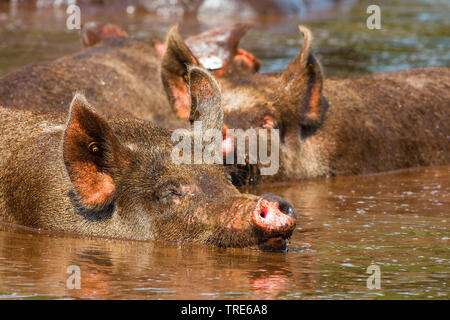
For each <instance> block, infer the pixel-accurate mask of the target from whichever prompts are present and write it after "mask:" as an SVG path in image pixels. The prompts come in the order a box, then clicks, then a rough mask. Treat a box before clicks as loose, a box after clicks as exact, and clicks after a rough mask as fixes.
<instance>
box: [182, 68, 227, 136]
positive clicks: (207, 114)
mask: <svg viewBox="0 0 450 320" xmlns="http://www.w3.org/2000/svg"><path fill="white" fill-rule="evenodd" d="M189 88H190V95H191V103H192V108H191V113H190V116H189V120H190V121H191V123H192V122H194V121H202V130H204V131H206V130H208V129H216V130H222V124H223V110H222V95H221V92H220V88H219V85H218V84H217V81H216V80H215V79H214V78H213V76H212V75H211V74H210V73H209V72H208V71H206V70H205V69H203V68H201V67H196V66H191V67H189Z"/></svg>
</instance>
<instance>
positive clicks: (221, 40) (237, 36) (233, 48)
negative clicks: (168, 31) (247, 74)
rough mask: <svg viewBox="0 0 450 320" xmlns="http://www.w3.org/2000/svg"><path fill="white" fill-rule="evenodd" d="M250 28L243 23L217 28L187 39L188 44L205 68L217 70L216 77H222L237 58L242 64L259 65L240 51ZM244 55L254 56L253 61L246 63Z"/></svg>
mask: <svg viewBox="0 0 450 320" xmlns="http://www.w3.org/2000/svg"><path fill="white" fill-rule="evenodd" d="M249 28H250V26H249V25H247V24H242V23H238V24H233V25H229V26H225V27H220V28H215V29H212V30H208V31H206V32H203V33H201V34H199V35H197V36H194V37H190V38H188V39H186V44H187V45H188V46H189V48H190V49H191V50H192V52H193V53H194V55H195V56H196V57H197V59H198V61H199V62H200V64H201V65H202V66H203V67H204V68H206V69H209V70H215V74H216V76H217V75H221V74H222V73H223V72H224V71H226V69H227V68H228V67H229V66H230V64H231V63H232V62H233V60H234V59H235V58H237V57H239V58H240V60H239V62H240V63H242V62H251V63H252V65H253V64H255V63H256V62H257V63H259V62H258V61H257V60H256V59H255V58H254V57H253V56H252V55H250V54H249V53H248V52H245V51H243V50H239V49H238V45H239V41H240V40H241V38H242V37H243V36H244V35H245V34H246V33H247V30H248V29H249ZM243 53H245V54H246V55H245V56H246V57H247V56H252V57H253V60H252V61H250V60H245V61H244V59H243V57H244V55H243ZM258 67H259V65H258V66H257V67H256V68H258Z"/></svg>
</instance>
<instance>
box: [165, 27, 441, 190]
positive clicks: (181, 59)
mask: <svg viewBox="0 0 450 320" xmlns="http://www.w3.org/2000/svg"><path fill="white" fill-rule="evenodd" d="M299 31H300V32H301V33H302V34H303V35H304V41H303V46H302V49H301V51H300V52H299V54H298V55H297V56H296V57H294V58H293V60H292V61H291V62H290V64H289V65H288V66H287V68H286V69H285V70H284V71H283V72H282V73H281V74H258V73H237V74H236V73H228V74H225V75H224V76H222V77H220V78H218V79H217V80H218V82H219V84H220V86H221V88H222V92H223V109H224V110H223V112H224V132H226V131H227V128H240V129H243V130H247V129H251V128H264V129H267V130H268V131H271V130H273V129H276V130H278V133H279V145H278V150H279V163H278V164H277V166H278V168H279V169H278V171H277V172H276V173H275V174H272V175H261V174H260V171H261V168H262V167H263V165H261V164H260V163H258V162H256V163H254V164H251V163H250V164H247V163H246V162H244V163H242V165H238V166H235V169H237V170H235V171H234V175H233V177H234V180H235V181H234V183H235V184H237V185H242V184H249V183H250V184H251V183H257V182H277V181H288V180H303V179H314V178H319V177H330V176H333V175H355V174H370V173H376V172H383V171H389V170H396V169H402V168H409V167H417V166H430V165H448V164H449V163H450V161H449V160H450V154H449V151H450V143H449V137H450V136H449V132H450V127H449V125H450V108H449V102H450V90H449V86H450V85H449V84H450V69H449V68H446V67H430V68H420V69H412V70H404V71H396V72H386V73H377V74H373V75H369V76H364V77H360V78H330V79H327V78H325V76H324V71H323V68H322V66H321V63H320V61H319V60H318V59H317V57H316V55H315V54H314V53H313V50H312V40H313V36H312V32H311V31H310V30H309V29H308V28H307V27H305V26H302V25H300V26H299ZM167 47H168V49H167V51H166V54H165V55H164V57H163V62H162V65H163V68H162V78H163V82H164V85H165V89H166V92H167V93H168V97H169V100H170V101H171V105H172V107H173V108H174V112H175V113H176V114H177V115H178V116H179V117H186V115H187V114H189V113H188V110H189V109H191V107H190V105H189V103H190V102H189V100H188V99H187V98H186V97H187V90H186V86H185V84H184V83H183V81H182V76H183V74H184V73H185V72H186V71H185V70H186V67H185V63H186V62H189V63H194V64H195V63H196V61H195V55H193V54H192V52H190V51H189V48H188V46H187V45H185V43H184V41H183V40H182V38H181V37H180V36H179V35H178V34H177V32H176V30H172V32H170V33H169V36H168V40H167ZM194 120H195V119H194ZM225 134H226V133H225ZM234 144H235V143H234ZM232 145H233V143H232ZM231 149H233V148H231Z"/></svg>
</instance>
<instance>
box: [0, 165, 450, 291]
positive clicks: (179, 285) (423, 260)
mask: <svg viewBox="0 0 450 320" xmlns="http://www.w3.org/2000/svg"><path fill="white" fill-rule="evenodd" d="M253 191H254V192H258V193H262V192H276V193H278V194H280V195H281V196H283V197H285V198H286V199H287V200H289V201H290V202H291V203H292V204H293V205H294V207H295V210H296V212H297V216H298V224H297V229H296V230H295V232H294V234H293V237H292V238H291V241H290V243H289V246H288V251H287V252H285V253H273V252H262V251H257V250H253V249H223V248H215V247H207V246H202V245H195V244H182V243H168V242H145V241H144V242H143V241H125V240H114V239H102V238H89V237H80V236H71V235H61V234H49V233H44V232H41V233H38V232H35V231H29V230H23V229H20V228H16V227H11V226H6V225H0V298H25V299H33V298H39V299H42V298H49V299H51V298H86V299H111V298H114V299H141V298H148V299H324V298H327V299H361V298H364V299H392V298H395V299H411V298H413V299H419V298H420V299H448V294H449V288H450V284H449V281H450V276H449V272H450V250H449V239H450V232H449V226H450V214H449V213H450V167H432V168H422V169H410V170H404V171H399V172H394V173H386V174H379V175H370V176H358V177H335V178H331V179H319V180H315V181H309V182H302V183H290V184H281V185H279V184H276V185H267V186H261V187H258V189H257V190H253ZM372 264H374V265H377V266H379V267H380V270H381V289H380V290H376V289H373V290H369V289H368V288H367V284H366V282H367V278H368V277H369V274H367V273H366V270H367V267H368V266H369V265H372ZM71 265H76V266H79V267H80V270H81V289H79V290H77V289H68V288H67V285H66V282H67V279H68V277H69V276H70V274H67V273H66V272H67V268H68V267H69V266H71Z"/></svg>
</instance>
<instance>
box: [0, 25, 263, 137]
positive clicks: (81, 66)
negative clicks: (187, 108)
mask: <svg viewBox="0 0 450 320" xmlns="http://www.w3.org/2000/svg"><path fill="white" fill-rule="evenodd" d="M175 29H176V28H175ZM247 29H248V26H246V25H243V24H237V25H232V26H227V27H223V28H219V29H214V30H210V31H208V32H206V33H204V34H201V35H199V36H197V37H194V38H193V39H190V40H189V39H188V42H189V44H190V45H191V46H192V47H193V48H194V50H196V51H197V52H201V50H203V51H205V55H206V56H205V57H210V56H214V57H216V58H217V59H218V60H219V61H220V62H221V68H219V69H218V70H216V71H215V72H222V73H225V70H226V69H227V68H229V67H230V68H231V66H233V65H234V63H233V61H234V60H236V61H237V64H238V65H239V66H240V67H242V66H243V65H246V66H247V69H246V70H245V72H250V69H252V68H253V69H252V70H253V71H256V70H257V67H258V62H257V61H256V60H255V61H253V60H251V56H250V55H249V54H244V53H242V52H243V51H242V50H241V51H239V50H238V48H237V45H238V42H239V39H240V38H241V37H242V36H243V35H244V34H245V32H246V31H247ZM82 39H83V40H82V41H83V43H84V44H85V45H87V46H91V47H88V48H86V49H85V50H83V51H82V52H80V53H76V54H73V55H70V56H66V57H62V58H60V59H58V60H56V61H50V62H44V63H36V64H31V65H26V66H24V67H22V68H19V69H17V70H15V71H13V72H10V73H8V74H6V75H4V76H2V77H1V78H0V104H1V105H3V106H4V107H6V108H9V107H12V108H18V109H21V110H33V111H37V112H49V111H54V110H65V111H67V108H68V106H69V105H70V101H71V99H72V96H73V93H74V91H75V90H78V91H80V92H83V93H84V95H85V96H86V98H87V99H88V101H90V103H92V104H93V105H95V106H96V108H97V110H98V111H99V112H101V113H102V114H103V115H105V116H106V117H108V116H120V117H127V118H130V117H132V118H139V119H144V120H148V121H151V122H154V123H156V124H159V125H161V126H164V127H165V128H168V129H176V128H181V127H185V128H187V127H189V123H188V122H187V119H186V117H185V116H183V117H178V116H177V115H176V114H175V113H174V112H173V111H172V110H174V109H172V108H171V106H170V104H169V101H168V99H167V95H166V92H165V89H164V86H163V82H164V81H163V80H161V77H160V73H161V64H162V60H163V57H162V56H161V55H166V53H164V52H165V51H166V49H165V45H164V44H163V43H160V42H158V41H157V40H153V39H150V40H148V41H144V40H137V39H132V38H129V37H127V34H126V32H124V31H123V30H121V29H119V28H118V27H116V26H114V25H106V26H99V25H97V24H95V23H90V24H87V25H86V26H85V27H84V29H83V32H82ZM183 43H184V40H183ZM94 44H97V45H94ZM202 48H204V49H202ZM205 48H206V49H205ZM211 48H212V50H213V51H214V50H216V51H217V54H214V52H212V51H211ZM168 50H169V51H170V52H171V53H172V51H173V49H172V48H169V49H168ZM241 53H242V54H241ZM198 59H200V60H201V59H202V57H198ZM198 59H197V57H196V58H195V60H193V62H195V64H197V65H200V64H198V63H197V61H198ZM248 64H251V65H252V66H253V67H249V66H248ZM186 68H187V66H186ZM234 69H236V66H234ZM185 70H187V69H185ZM184 76H186V71H185V72H184ZM182 79H183V85H185V84H186V80H185V78H182ZM186 88H187V87H186ZM183 98H184V99H187V100H189V97H188V96H186V97H183ZM183 111H184V110H183ZM183 111H180V112H183ZM186 116H187V115H186Z"/></svg>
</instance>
